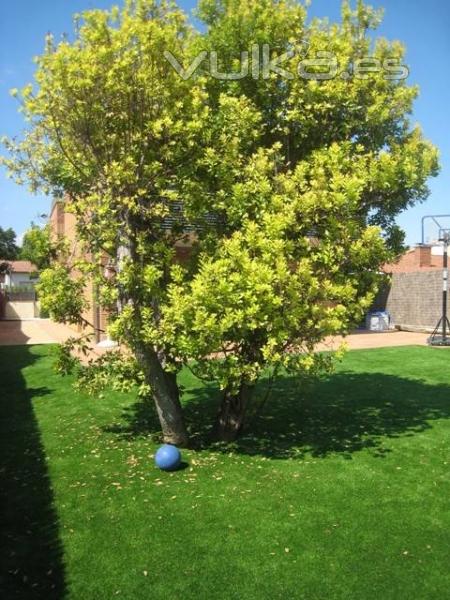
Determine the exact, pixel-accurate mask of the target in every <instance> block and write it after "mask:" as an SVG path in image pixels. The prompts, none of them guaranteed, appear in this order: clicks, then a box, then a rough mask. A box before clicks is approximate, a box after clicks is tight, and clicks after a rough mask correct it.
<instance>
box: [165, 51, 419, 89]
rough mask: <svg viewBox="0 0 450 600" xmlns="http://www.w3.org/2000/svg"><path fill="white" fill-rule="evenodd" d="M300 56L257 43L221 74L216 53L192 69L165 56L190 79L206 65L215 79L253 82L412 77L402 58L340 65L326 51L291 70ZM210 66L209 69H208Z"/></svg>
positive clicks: (204, 54) (201, 57)
mask: <svg viewBox="0 0 450 600" xmlns="http://www.w3.org/2000/svg"><path fill="white" fill-rule="evenodd" d="M295 56H299V52H298V51H296V50H288V51H287V52H284V53H283V54H280V55H274V54H273V53H272V52H271V49H270V46H269V45H268V44H263V45H262V46H260V45H259V44H253V46H252V48H251V52H248V51H244V52H241V54H240V59H239V63H238V64H239V68H238V69H237V70H234V71H231V72H224V71H221V70H220V68H219V62H220V61H219V55H218V53H217V52H215V51H211V52H207V51H206V50H205V51H203V52H200V54H198V55H197V56H196V57H195V58H194V60H193V61H192V62H191V64H190V65H188V66H186V67H185V66H183V65H182V64H181V63H180V62H179V61H178V59H177V58H176V57H175V56H174V55H173V54H172V53H171V52H169V51H167V50H166V51H165V52H164V57H165V58H166V60H167V61H168V62H169V63H170V64H171V65H172V67H173V68H174V69H175V71H176V72H177V73H178V75H179V76H180V77H181V78H182V79H184V80H187V79H190V78H191V77H192V76H193V75H194V74H195V73H196V72H197V70H198V69H199V67H200V66H201V65H202V67H203V72H204V73H205V72H206V73H208V74H209V75H210V76H211V77H213V78H214V79H221V80H229V81H236V80H239V79H245V78H246V77H251V78H252V79H255V80H257V79H270V78H271V77H274V76H277V77H280V78H282V79H294V78H296V77H299V78H301V79H315V80H319V81H320V80H322V81H323V80H327V79H335V78H336V77H340V78H341V79H351V78H355V79H368V78H369V77H370V76H371V74H373V73H380V72H383V73H384V79H388V80H401V79H406V78H407V77H408V75H409V69H408V67H406V66H405V65H402V64H401V63H400V61H399V60H398V59H395V58H387V59H385V60H383V61H382V60H380V59H378V58H375V57H373V56H366V57H363V58H359V59H356V60H354V61H353V62H351V63H349V64H346V65H340V64H339V61H338V58H337V56H336V54H334V53H333V52H328V51H326V50H323V51H318V52H316V54H315V56H314V57H308V58H306V57H303V58H301V57H300V56H299V58H300V60H299V61H297V63H296V71H295V72H293V71H292V70H289V68H288V65H287V64H286V63H288V61H290V60H291V59H293V58H294V57H295ZM205 67H206V69H205Z"/></svg>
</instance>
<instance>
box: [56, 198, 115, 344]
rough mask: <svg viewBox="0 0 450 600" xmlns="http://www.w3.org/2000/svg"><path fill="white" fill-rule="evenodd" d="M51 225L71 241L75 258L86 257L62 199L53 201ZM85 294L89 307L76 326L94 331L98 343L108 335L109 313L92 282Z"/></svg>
mask: <svg viewBox="0 0 450 600" xmlns="http://www.w3.org/2000/svg"><path fill="white" fill-rule="evenodd" d="M50 226H51V228H52V231H53V232H54V233H55V234H56V235H61V236H64V237H65V238H66V239H67V240H68V241H69V245H70V252H71V254H72V256H73V257H74V258H77V257H79V258H86V255H85V254H83V251H82V248H81V247H80V244H79V242H78V240H77V232H76V218H75V216H74V215H73V214H71V213H68V212H66V211H65V209H64V202H63V201H62V200H55V201H54V202H53V205H52V209H51V212H50ZM85 296H86V299H87V301H88V303H89V308H88V309H87V310H86V311H84V313H83V314H82V318H83V325H79V326H74V327H75V329H76V331H77V332H78V333H80V332H81V331H86V332H89V331H90V332H92V333H94V335H95V341H96V342H97V343H98V342H100V341H102V340H104V339H105V337H106V335H105V332H106V326H107V313H106V312H105V311H104V310H102V308H101V306H100V305H99V304H98V302H97V300H96V295H95V290H94V287H93V285H92V283H88V284H87V285H86V288H85Z"/></svg>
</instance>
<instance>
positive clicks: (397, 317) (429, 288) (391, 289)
mask: <svg viewBox="0 0 450 600" xmlns="http://www.w3.org/2000/svg"><path fill="white" fill-rule="evenodd" d="M374 308H376V309H377V310H388V311H389V313H390V315H391V320H392V322H393V324H394V325H395V326H397V327H400V328H401V329H405V330H408V329H409V330H412V331H415V330H424V331H429V330H433V329H434V328H435V327H436V325H437V322H438V321H439V319H440V317H441V316H442V271H440V270H439V271H420V272H413V273H393V275H392V276H391V279H390V281H389V283H387V284H386V285H385V287H384V288H383V289H382V290H381V291H380V294H379V295H378V298H377V300H376V302H375V306H374Z"/></svg>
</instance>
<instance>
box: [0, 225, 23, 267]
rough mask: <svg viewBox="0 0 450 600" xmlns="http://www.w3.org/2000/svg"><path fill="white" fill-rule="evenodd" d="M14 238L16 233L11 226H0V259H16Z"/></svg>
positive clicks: (17, 250)
mask: <svg viewBox="0 0 450 600" xmlns="http://www.w3.org/2000/svg"><path fill="white" fill-rule="evenodd" d="M16 238H17V236H16V233H15V231H14V230H13V229H12V228H11V227H9V228H8V229H3V227H0V260H16V258H17V256H18V253H19V247H18V246H17V243H16Z"/></svg>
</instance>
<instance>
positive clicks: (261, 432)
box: [109, 371, 450, 458]
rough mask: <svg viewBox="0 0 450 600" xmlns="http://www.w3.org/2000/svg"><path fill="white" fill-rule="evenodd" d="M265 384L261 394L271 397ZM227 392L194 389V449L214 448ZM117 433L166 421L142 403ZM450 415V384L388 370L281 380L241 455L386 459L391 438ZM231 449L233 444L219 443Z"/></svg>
mask: <svg viewBox="0 0 450 600" xmlns="http://www.w3.org/2000/svg"><path fill="white" fill-rule="evenodd" d="M264 387H265V384H264V383H263V384H262V385H261V386H260V388H259V390H258V396H260V397H262V396H263V395H264ZM218 398H219V393H218V390H217V389H216V388H214V387H213V386H203V385H202V386H199V387H195V388H190V389H188V390H186V393H185V395H184V403H185V414H186V421H187V423H188V427H189V429H190V433H191V439H192V440H193V443H194V447H199V448H204V447H210V448H211V444H210V442H209V440H208V433H209V430H210V427H211V423H212V419H213V416H214V413H215V411H216V408H217V402H218ZM122 416H123V419H124V420H123V423H122V424H121V425H116V426H115V427H112V428H109V431H114V432H116V433H118V434H120V435H123V436H125V437H134V436H139V435H148V434H149V432H152V433H153V434H155V432H158V431H159V424H158V419H157V417H156V414H155V412H154V409H153V406H152V405H151V404H149V403H148V404H144V403H137V404H135V405H134V406H132V407H130V408H129V409H127V411H126V412H125V413H124V414H123V415H122ZM449 417H450V386H447V385H429V384H427V383H424V382H422V381H420V380H414V379H406V378H402V377H397V376H393V375H387V374H385V373H356V372H353V371H348V372H339V373H335V374H333V375H331V376H329V377H326V378H323V379H321V380H319V381H316V382H315V383H313V384H310V385H308V386H307V387H305V386H300V384H299V382H298V380H297V379H295V378H291V377H279V378H278V379H277V381H276V382H275V384H274V387H273V391H272V394H271V397H270V399H269V401H268V403H267V405H266V406H265V409H264V411H263V412H262V413H261V415H260V416H259V418H257V419H255V420H253V421H251V422H250V425H249V427H248V428H247V429H246V431H244V433H243V435H242V436H241V437H240V438H239V440H238V441H237V442H235V443H234V444H233V445H232V448H233V450H234V451H235V452H240V453H243V454H250V455H255V454H257V455H262V456H266V457H269V458H295V457H298V458H301V457H303V456H305V455H310V456H315V457H324V456H327V455H328V454H330V453H340V454H341V455H343V456H344V457H345V458H351V456H352V454H353V453H354V452H358V451H360V450H362V449H364V448H368V449H371V451H372V453H373V455H374V456H377V457H380V458H381V457H383V456H385V455H386V454H387V453H389V452H390V451H391V449H390V448H389V440H390V439H392V438H398V437H403V436H412V435H415V434H417V433H420V432H423V431H425V430H427V429H430V428H431V427H432V424H431V423H432V421H433V420H436V419H447V418H449ZM213 447H215V448H216V449H217V450H218V451H221V450H223V451H227V452H228V451H229V450H230V445H227V446H220V445H213Z"/></svg>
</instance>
